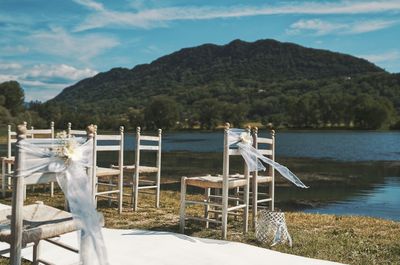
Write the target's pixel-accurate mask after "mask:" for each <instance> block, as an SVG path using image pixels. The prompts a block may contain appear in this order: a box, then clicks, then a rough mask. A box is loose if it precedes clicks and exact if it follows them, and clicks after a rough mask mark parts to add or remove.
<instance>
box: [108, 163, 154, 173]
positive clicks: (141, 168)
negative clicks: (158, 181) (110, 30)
mask: <svg viewBox="0 0 400 265" xmlns="http://www.w3.org/2000/svg"><path fill="white" fill-rule="evenodd" d="M111 168H118V166H111ZM135 168H136V165H127V166H123V169H124V172H128V173H132V172H135ZM156 172H158V168H157V167H148V166H139V173H156Z"/></svg>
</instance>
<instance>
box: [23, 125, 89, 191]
mask: <svg viewBox="0 0 400 265" xmlns="http://www.w3.org/2000/svg"><path fill="white" fill-rule="evenodd" d="M26 136H27V138H32V139H34V138H49V139H54V136H55V135H54V122H53V121H52V122H50V128H49V129H35V128H34V127H33V126H31V129H29V130H27V133H26ZM85 136H86V133H85ZM33 189H34V188H33ZM50 196H51V197H54V182H50ZM25 197H26V194H25Z"/></svg>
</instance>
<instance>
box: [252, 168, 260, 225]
mask: <svg viewBox="0 0 400 265" xmlns="http://www.w3.org/2000/svg"><path fill="white" fill-rule="evenodd" d="M251 184H252V189H251V190H252V193H253V196H252V218H253V219H252V225H253V228H255V227H256V222H257V210H258V209H257V208H258V183H257V174H256V173H254V174H253V178H252V181H251Z"/></svg>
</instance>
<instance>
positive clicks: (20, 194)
mask: <svg viewBox="0 0 400 265" xmlns="http://www.w3.org/2000/svg"><path fill="white" fill-rule="evenodd" d="M28 131H29V130H27V128H26V125H18V127H17V143H18V142H19V141H21V140H25V141H28V142H29V143H31V144H34V145H36V146H40V147H45V148H46V147H48V148H54V147H55V145H56V143H55V141H54V139H51V138H29V137H28V136H29V135H28ZM27 156H28V153H27V151H26V150H25V149H23V148H20V147H19V146H18V144H17V147H16V158H15V171H14V177H13V189H12V190H13V195H12V214H11V255H10V256H11V261H10V264H21V247H22V245H21V244H22V233H23V206H24V186H25V185H29V184H44V183H49V182H53V181H57V177H56V173H52V172H48V171H46V170H40V171H38V172H34V173H31V174H29V175H28V176H23V175H22V172H24V171H25V170H26V169H27V168H26V167H27V165H26V158H27Z"/></svg>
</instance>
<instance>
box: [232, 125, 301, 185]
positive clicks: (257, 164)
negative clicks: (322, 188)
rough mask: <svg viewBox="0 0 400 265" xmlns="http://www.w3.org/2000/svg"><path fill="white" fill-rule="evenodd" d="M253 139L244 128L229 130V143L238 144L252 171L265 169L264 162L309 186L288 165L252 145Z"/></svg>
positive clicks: (298, 182) (296, 182)
mask: <svg viewBox="0 0 400 265" xmlns="http://www.w3.org/2000/svg"><path fill="white" fill-rule="evenodd" d="M252 143H253V139H252V137H251V135H250V133H249V132H247V131H246V130H242V129H230V130H229V131H228V144H229V146H237V148H238V150H239V152H240V154H241V155H242V157H243V159H244V161H245V162H246V165H247V167H248V169H249V171H250V172H254V171H263V170H265V169H266V168H265V166H264V165H263V163H262V162H264V163H266V164H268V165H270V166H272V167H273V168H275V169H276V171H278V172H279V173H280V174H281V175H282V176H283V177H284V178H286V179H287V180H289V181H290V182H292V183H293V184H294V185H296V186H297V187H300V188H308V187H307V186H306V185H304V183H303V182H301V180H300V179H299V178H298V177H297V176H296V175H295V174H294V173H293V172H292V171H290V170H289V169H288V168H287V167H285V166H282V165H281V164H279V163H278V162H275V161H274V160H271V159H269V158H268V157H265V156H264V155H262V154H261V153H260V152H259V151H258V150H257V149H255V148H254V147H253V146H252Z"/></svg>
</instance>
